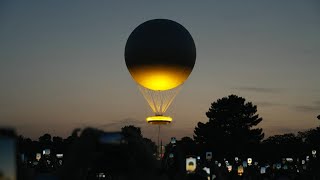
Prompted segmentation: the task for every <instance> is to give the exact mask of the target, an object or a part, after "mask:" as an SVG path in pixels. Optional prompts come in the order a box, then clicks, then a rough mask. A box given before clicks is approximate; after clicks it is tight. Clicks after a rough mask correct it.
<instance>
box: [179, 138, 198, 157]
mask: <svg viewBox="0 0 320 180" xmlns="http://www.w3.org/2000/svg"><path fill="white" fill-rule="evenodd" d="M177 145H178V146H180V147H181V149H182V150H183V151H184V153H185V154H186V155H190V154H196V143H195V142H194V140H193V139H192V138H190V137H187V136H185V137H183V138H181V140H180V141H177Z"/></svg>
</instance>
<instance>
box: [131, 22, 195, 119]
mask: <svg viewBox="0 0 320 180" xmlns="http://www.w3.org/2000/svg"><path fill="white" fill-rule="evenodd" d="M195 60H196V47H195V43H194V41H193V39H192V37H191V35H190V33H189V32H188V31H187V29H185V28H184V27H183V26H182V25H181V24H179V23H177V22H175V21H172V20H168V19H153V20H149V21H146V22H144V23H142V24H140V25H139V26H138V27H136V28H135V29H134V30H133V32H132V33H131V34H130V36H129V38H128V40H127V43H126V47H125V62H126V65H127V68H128V70H129V72H130V74H131V76H132V78H133V79H134V81H135V82H136V83H137V84H138V87H139V89H140V91H141V92H142V94H143V96H144V97H145V99H146V100H147V102H148V104H149V105H150V107H151V109H152V110H153V112H154V113H155V116H151V117H148V118H147V122H148V123H151V124H167V123H170V122H171V121H172V118H171V117H169V116H164V113H165V112H166V110H167V109H168V107H169V106H170V104H171V103H172V101H173V99H174V97H175V96H176V95H177V93H178V91H179V89H180V88H181V86H182V84H183V83H184V82H185V80H186V79H187V78H188V77H189V75H190V73H191V71H192V69H193V67H194V64H195Z"/></svg>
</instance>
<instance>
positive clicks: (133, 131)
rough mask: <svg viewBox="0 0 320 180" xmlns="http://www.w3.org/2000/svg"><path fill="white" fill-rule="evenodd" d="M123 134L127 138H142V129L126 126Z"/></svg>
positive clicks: (122, 130) (122, 129)
mask: <svg viewBox="0 0 320 180" xmlns="http://www.w3.org/2000/svg"><path fill="white" fill-rule="evenodd" d="M121 132H122V134H123V135H124V136H125V137H128V136H130V137H139V138H142V134H141V129H140V128H139V127H135V126H133V125H129V126H125V127H123V128H121Z"/></svg>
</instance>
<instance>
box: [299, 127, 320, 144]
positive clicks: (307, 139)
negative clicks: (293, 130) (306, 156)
mask: <svg viewBox="0 0 320 180" xmlns="http://www.w3.org/2000/svg"><path fill="white" fill-rule="evenodd" d="M298 136H300V137H301V139H302V140H303V141H304V143H305V144H307V145H309V147H310V148H311V147H312V148H316V147H320V145H319V142H320V127H317V128H315V129H309V130H307V131H304V132H299V133H298Z"/></svg>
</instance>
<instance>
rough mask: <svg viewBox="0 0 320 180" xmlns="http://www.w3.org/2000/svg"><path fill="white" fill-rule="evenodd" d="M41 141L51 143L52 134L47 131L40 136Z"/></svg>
mask: <svg viewBox="0 0 320 180" xmlns="http://www.w3.org/2000/svg"><path fill="white" fill-rule="evenodd" d="M39 142H40V143H43V144H49V143H51V135H50V134H48V133H46V134H44V135H42V136H40V137H39Z"/></svg>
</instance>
